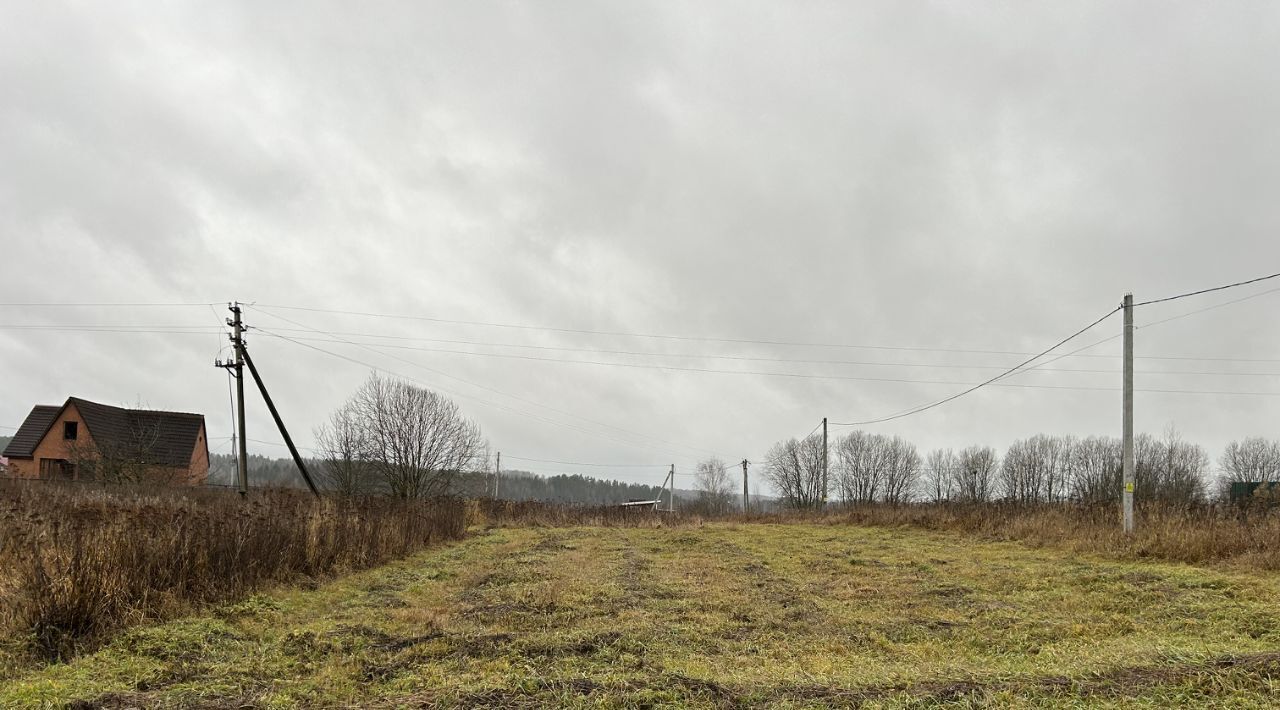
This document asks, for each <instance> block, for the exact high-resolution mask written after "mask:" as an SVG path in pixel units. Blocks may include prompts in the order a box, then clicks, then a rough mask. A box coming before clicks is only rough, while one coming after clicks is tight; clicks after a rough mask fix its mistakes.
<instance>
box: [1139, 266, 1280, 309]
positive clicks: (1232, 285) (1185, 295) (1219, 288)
mask: <svg viewBox="0 0 1280 710" xmlns="http://www.w3.org/2000/svg"><path fill="white" fill-rule="evenodd" d="M1276 277H1280V272H1277V273H1274V274H1270V275H1267V276H1259V277H1258V278H1256V279H1249V280H1247V281H1237V282H1235V283H1230V284H1226V285H1225V286H1214V287H1213V288H1202V289H1200V290H1199V291H1190V292H1188V293H1180V294H1178V295H1176V296H1166V297H1164V298H1153V299H1151V300H1150V301H1143V302H1141V303H1135V304H1133V305H1134V307H1137V306H1150V305H1151V304H1153V303H1164V302H1166V301H1176V300H1178V299H1180V298H1189V297H1191V296H1199V295H1200V294H1203V293H1212V292H1214V291H1224V290H1226V289H1229V288H1236V287H1237V286H1247V285H1249V284H1256V283H1258V282H1259V281H1266V280H1268V279H1274V278H1276Z"/></svg>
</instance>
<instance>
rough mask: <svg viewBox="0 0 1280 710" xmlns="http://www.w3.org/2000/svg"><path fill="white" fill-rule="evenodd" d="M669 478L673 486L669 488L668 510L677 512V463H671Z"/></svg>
mask: <svg viewBox="0 0 1280 710" xmlns="http://www.w3.org/2000/svg"><path fill="white" fill-rule="evenodd" d="M667 478H669V479H670V480H671V488H668V489H667V512H668V513H674V512H676V465H675V464H671V473H669V474H667Z"/></svg>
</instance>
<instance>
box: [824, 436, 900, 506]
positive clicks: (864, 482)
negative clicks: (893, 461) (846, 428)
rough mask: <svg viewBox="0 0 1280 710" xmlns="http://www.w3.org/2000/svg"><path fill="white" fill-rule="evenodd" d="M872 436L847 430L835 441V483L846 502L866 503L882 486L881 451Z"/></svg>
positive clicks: (878, 440)
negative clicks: (847, 431) (846, 432)
mask: <svg viewBox="0 0 1280 710" xmlns="http://www.w3.org/2000/svg"><path fill="white" fill-rule="evenodd" d="M882 438H883V437H880V436H878V435H876V434H869V433H867V432H865V431H851V432H849V433H848V434H846V435H844V436H842V437H840V438H839V439H837V440H836V442H835V461H834V464H835V465H834V466H833V468H834V471H835V484H836V489H837V491H838V492H839V494H840V499H841V500H843V501H844V502H846V503H870V502H872V501H874V500H876V499H877V498H878V497H879V495H880V493H881V490H882V489H883V487H884V479H885V477H886V472H885V468H886V467H887V465H888V462H887V461H886V460H885V450H884V447H883V446H882V445H881V439H882Z"/></svg>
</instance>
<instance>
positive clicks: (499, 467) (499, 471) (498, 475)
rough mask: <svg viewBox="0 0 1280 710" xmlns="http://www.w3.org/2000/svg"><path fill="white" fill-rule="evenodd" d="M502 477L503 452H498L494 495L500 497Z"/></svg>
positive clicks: (494, 472) (494, 476)
mask: <svg viewBox="0 0 1280 710" xmlns="http://www.w3.org/2000/svg"><path fill="white" fill-rule="evenodd" d="M499 478H502V452H501V451H499V452H498V463H497V465H496V466H494V467H493V497H494V500H497V498H498V479H499Z"/></svg>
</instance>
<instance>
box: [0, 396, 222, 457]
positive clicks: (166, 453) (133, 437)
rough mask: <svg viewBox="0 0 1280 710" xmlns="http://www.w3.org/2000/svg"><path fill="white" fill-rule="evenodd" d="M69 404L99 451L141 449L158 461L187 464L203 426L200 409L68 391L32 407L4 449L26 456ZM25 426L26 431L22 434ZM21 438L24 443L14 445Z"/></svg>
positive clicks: (12, 454) (137, 451) (128, 452)
mask: <svg viewBox="0 0 1280 710" xmlns="http://www.w3.org/2000/svg"><path fill="white" fill-rule="evenodd" d="M71 405H75V407H76V410H77V411H79V412H80V418H81V420H83V422H84V426H85V428H86V429H88V431H89V435H90V436H91V437H92V438H93V443H94V445H95V447H96V448H97V449H98V451H99V452H100V453H104V454H109V453H111V452H112V451H115V452H119V454H120V455H127V456H135V455H138V454H141V455H142V457H143V459H144V462H145V463H149V464H155V465H158V466H184V467H185V466H188V465H190V464H191V454H192V452H193V451H194V450H195V448H196V444H197V442H198V439H199V435H200V431H201V429H203V427H204V415H202V414H191V413H188V412H162V411H157V410H151V409H124V408H122V407H112V406H111V405H107V404H98V403H97V402H90V401H89V400H87V399H81V398H79V397H69V398H68V399H67V401H66V403H65V404H63V405H62V406H61V407H49V406H44V405H41V406H37V407H35V408H34V409H32V410H31V414H29V415H27V421H25V422H23V424H22V428H20V429H19V430H18V434H17V435H15V436H14V439H13V442H11V443H10V444H9V446H8V447H6V448H5V450H4V455H5V456H9V457H17V458H31V456H32V454H33V453H34V452H35V449H36V446H38V445H39V444H40V440H41V439H43V438H44V436H45V434H46V433H47V432H48V430H49V427H50V426H52V425H53V422H54V421H56V420H57V418H58V416H59V415H61V413H62V411H63V410H64V409H66V408H67V407H68V406H71ZM33 420H34V421H33ZM28 430H30V432H31V433H29V434H27V436H26V437H23V436H22V435H23V434H24V433H26V432H28ZM20 438H21V439H22V442H23V443H22V446H21V447H20V448H17V444H18V443H19V439H20Z"/></svg>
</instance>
